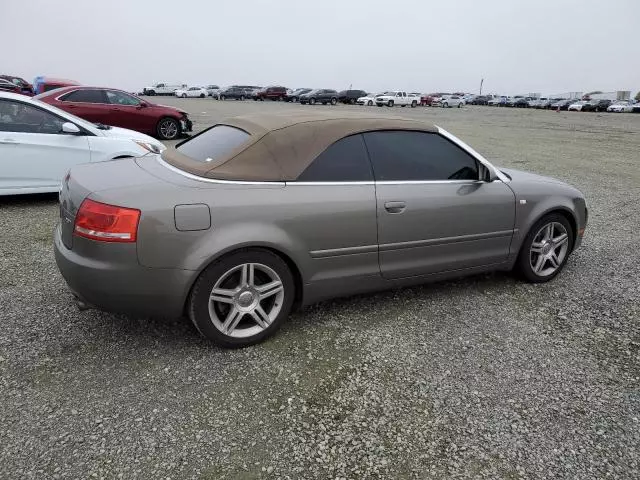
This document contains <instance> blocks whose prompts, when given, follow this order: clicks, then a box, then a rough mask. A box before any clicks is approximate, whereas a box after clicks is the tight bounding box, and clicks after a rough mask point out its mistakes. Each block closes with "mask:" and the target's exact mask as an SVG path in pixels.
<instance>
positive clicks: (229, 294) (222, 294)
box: [211, 288, 236, 303]
mask: <svg viewBox="0 0 640 480" xmlns="http://www.w3.org/2000/svg"><path fill="white" fill-rule="evenodd" d="M235 294H236V292H235V290H229V289H228V288H214V289H213V291H212V292H211V301H213V302H221V303H233V296H234V295H235Z"/></svg>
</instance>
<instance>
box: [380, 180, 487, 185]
mask: <svg viewBox="0 0 640 480" xmlns="http://www.w3.org/2000/svg"><path fill="white" fill-rule="evenodd" d="M440 183H442V184H456V185H475V184H478V183H487V182H485V181H483V180H381V181H379V182H376V185H424V184H440Z"/></svg>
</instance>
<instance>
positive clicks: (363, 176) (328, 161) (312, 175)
mask: <svg viewBox="0 0 640 480" xmlns="http://www.w3.org/2000/svg"><path fill="white" fill-rule="evenodd" d="M371 180H373V175H372V172H371V164H370V162H369V158H368V156H367V150H366V148H365V146H364V142H363V140H362V135H351V136H350V137H345V138H343V139H340V140H338V141H337V142H335V143H334V144H332V145H331V146H329V148H327V149H326V150H325V151H324V152H322V153H321V154H320V155H318V156H317V157H316V159H315V160H314V161H313V162H311V165H309V166H308V167H307V168H306V170H305V171H304V172H302V173H301V174H300V176H299V177H298V178H297V181H299V182H366V181H371Z"/></svg>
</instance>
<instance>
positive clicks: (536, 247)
mask: <svg viewBox="0 0 640 480" xmlns="http://www.w3.org/2000/svg"><path fill="white" fill-rule="evenodd" d="M542 247H543V244H542V243H540V242H533V243H532V244H531V253H542Z"/></svg>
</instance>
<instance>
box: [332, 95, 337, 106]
mask: <svg viewBox="0 0 640 480" xmlns="http://www.w3.org/2000/svg"><path fill="white" fill-rule="evenodd" d="M336 103H338V99H337V98H335V97H334V98H332V99H331V105H335V104H336Z"/></svg>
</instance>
